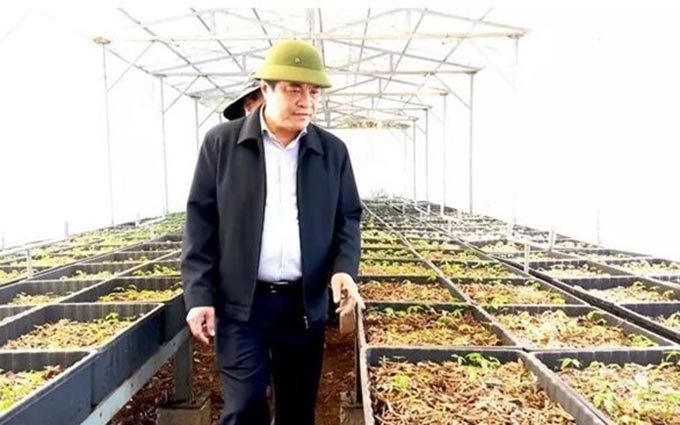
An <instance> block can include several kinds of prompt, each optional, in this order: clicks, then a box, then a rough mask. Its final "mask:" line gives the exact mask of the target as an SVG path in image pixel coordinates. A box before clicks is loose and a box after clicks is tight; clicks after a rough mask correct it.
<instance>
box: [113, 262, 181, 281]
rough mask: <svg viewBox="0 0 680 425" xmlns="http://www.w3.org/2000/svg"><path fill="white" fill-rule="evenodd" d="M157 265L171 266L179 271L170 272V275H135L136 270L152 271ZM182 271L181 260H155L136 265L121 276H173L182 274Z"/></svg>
mask: <svg viewBox="0 0 680 425" xmlns="http://www.w3.org/2000/svg"><path fill="white" fill-rule="evenodd" d="M156 266H159V267H170V268H172V269H175V270H177V273H173V274H168V275H162V276H137V275H135V272H136V271H140V270H141V271H150V270H153V269H154V268H155V267H156ZM181 274H182V271H181V269H180V261H179V260H171V261H165V260H162V261H154V262H151V263H144V264H142V265H139V266H135V267H134V268H130V269H128V270H127V271H125V272H124V273H122V274H121V276H125V277H173V276H181Z"/></svg>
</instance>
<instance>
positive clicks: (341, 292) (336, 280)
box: [331, 273, 366, 316]
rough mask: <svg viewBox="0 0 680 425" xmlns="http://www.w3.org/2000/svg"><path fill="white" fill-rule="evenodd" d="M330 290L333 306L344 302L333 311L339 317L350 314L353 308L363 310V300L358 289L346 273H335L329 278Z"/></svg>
mask: <svg viewBox="0 0 680 425" xmlns="http://www.w3.org/2000/svg"><path fill="white" fill-rule="evenodd" d="M331 289H332V290H333V302H334V303H335V304H338V303H340V301H341V300H342V301H345V302H343V303H342V304H340V306H339V307H338V308H337V309H336V310H335V312H336V313H339V314H340V316H344V315H347V314H350V313H352V312H353V311H354V307H355V306H357V305H358V306H359V308H361V309H364V308H366V306H365V305H364V300H363V299H362V298H361V295H359V288H357V284H356V283H355V282H354V279H352V276H350V275H349V274H347V273H335V274H334V275H333V277H331Z"/></svg>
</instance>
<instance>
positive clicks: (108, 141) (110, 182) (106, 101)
mask: <svg viewBox="0 0 680 425" xmlns="http://www.w3.org/2000/svg"><path fill="white" fill-rule="evenodd" d="M102 72H103V76H104V124H105V125H104V127H105V129H106V171H107V173H108V186H109V224H110V225H111V226H113V225H114V223H115V221H114V208H113V167H112V164H111V127H110V121H109V87H108V78H107V69H106V45H105V44H102Z"/></svg>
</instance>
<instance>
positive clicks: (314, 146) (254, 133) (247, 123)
mask: <svg viewBox="0 0 680 425" xmlns="http://www.w3.org/2000/svg"><path fill="white" fill-rule="evenodd" d="M261 108H262V106H260V107H259V108H258V109H257V111H253V112H252V113H251V114H250V115H248V116H247V117H245V118H244V121H243V125H242V126H241V130H240V131H239V135H238V140H237V141H236V143H237V144H241V143H243V142H246V141H255V142H257V141H258V140H260V139H261V138H262V126H261V125H260V109H261ZM300 147H306V148H309V149H311V150H313V151H314V152H316V153H318V154H319V155H323V154H324V149H323V145H322V144H321V139H320V138H319V133H318V131H317V129H316V126H315V125H314V124H311V123H310V124H309V125H308V126H307V134H305V135H304V136H302V137H301V138H300Z"/></svg>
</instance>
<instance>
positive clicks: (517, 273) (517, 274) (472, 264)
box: [431, 260, 532, 280]
mask: <svg viewBox="0 0 680 425" xmlns="http://www.w3.org/2000/svg"><path fill="white" fill-rule="evenodd" d="M431 263H432V264H433V265H434V266H435V267H437V269H440V267H441V266H442V265H444V264H462V265H464V266H467V267H481V266H485V265H498V266H500V267H502V268H504V269H505V270H507V271H509V272H511V273H513V274H514V275H515V276H512V277H494V278H473V277H472V276H451V275H448V274H446V273H444V271H443V269H442V270H441V272H442V274H444V275H445V276H446V277H447V279H449V280H454V279H478V280H484V279H531V278H532V276H531V275H530V274H527V273H524V272H523V271H522V270H520V269H518V268H517V267H513V266H512V265H508V264H505V263H503V262H501V261H496V260H491V261H432V262H431Z"/></svg>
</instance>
